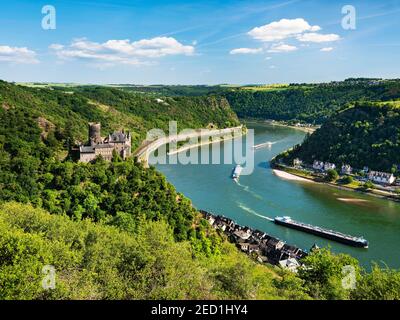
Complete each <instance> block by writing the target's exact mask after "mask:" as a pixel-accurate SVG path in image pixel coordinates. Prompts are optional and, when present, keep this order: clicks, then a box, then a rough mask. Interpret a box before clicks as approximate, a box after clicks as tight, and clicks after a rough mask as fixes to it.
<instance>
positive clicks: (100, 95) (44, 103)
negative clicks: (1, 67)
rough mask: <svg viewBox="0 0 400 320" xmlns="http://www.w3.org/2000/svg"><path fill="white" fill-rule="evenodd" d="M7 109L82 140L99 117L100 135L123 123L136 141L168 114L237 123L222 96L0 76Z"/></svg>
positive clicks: (193, 124)
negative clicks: (22, 81)
mask: <svg viewBox="0 0 400 320" xmlns="http://www.w3.org/2000/svg"><path fill="white" fill-rule="evenodd" d="M6 111H8V112H10V113H14V114H18V117H24V118H29V119H32V120H36V121H37V122H38V123H39V124H40V125H41V126H42V130H48V131H50V133H51V135H50V137H51V138H53V134H55V136H56V138H57V139H58V140H65V139H66V138H67V137H73V138H74V139H76V140H85V139H86V137H87V123H88V122H92V121H96V122H101V123H102V128H103V129H104V135H106V134H107V133H108V132H109V131H111V130H115V129H121V128H125V129H127V130H131V131H132V134H133V141H132V143H133V145H134V147H137V146H138V145H139V143H140V142H141V141H142V140H143V139H144V138H145V137H146V132H147V131H148V130H150V129H153V128H161V129H163V130H167V129H168V121H170V120H171V121H172V120H175V121H177V122H178V128H181V129H182V128H193V129H195V128H201V127H206V126H207V125H208V124H209V123H213V124H214V125H216V126H219V127H227V126H231V125H232V126H235V125H237V124H238V123H239V121H238V118H237V116H236V114H235V113H234V112H233V111H232V110H231V109H230V106H229V103H228V102H227V101H226V99H225V98H223V97H195V98H187V97H170V98H160V99H159V98H157V99H156V98H155V97H153V96H150V95H146V94H143V93H135V92H127V91H123V90H120V89H116V88H110V87H88V86H85V87H65V88H64V87H57V88H40V87H39V88H37V87H33V88H31V87H25V86H17V85H14V84H11V83H7V82H4V81H0V121H1V118H2V117H4V115H5V112H6ZM39 118H40V120H41V121H39V120H38V119H39Z"/></svg>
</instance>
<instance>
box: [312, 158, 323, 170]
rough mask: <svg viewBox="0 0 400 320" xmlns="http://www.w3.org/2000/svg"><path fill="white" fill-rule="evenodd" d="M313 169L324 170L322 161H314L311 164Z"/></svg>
mask: <svg viewBox="0 0 400 320" xmlns="http://www.w3.org/2000/svg"><path fill="white" fill-rule="evenodd" d="M313 169H315V170H324V163H323V162H322V161H318V160H315V161H314V164H313Z"/></svg>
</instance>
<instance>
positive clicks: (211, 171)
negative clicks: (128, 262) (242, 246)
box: [156, 123, 400, 268]
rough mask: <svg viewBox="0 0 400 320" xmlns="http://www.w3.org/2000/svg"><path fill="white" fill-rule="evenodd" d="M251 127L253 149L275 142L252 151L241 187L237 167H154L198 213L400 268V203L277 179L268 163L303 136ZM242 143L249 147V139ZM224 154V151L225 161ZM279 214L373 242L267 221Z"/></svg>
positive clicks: (286, 130)
mask: <svg viewBox="0 0 400 320" xmlns="http://www.w3.org/2000/svg"><path fill="white" fill-rule="evenodd" d="M247 127H248V128H249V129H254V130H255V138H254V145H259V144H263V143H265V142H268V141H270V142H272V144H270V145H268V146H266V147H265V148H260V149H257V150H254V151H253V152H254V159H255V160H254V163H255V168H254V172H253V174H251V175H247V176H246V175H242V176H241V177H240V182H239V184H236V183H235V182H234V181H232V179H231V173H232V169H233V167H234V164H219V165H200V164H199V165H194V164H193V165H190V164H189V165H183V164H166V165H156V167H157V169H158V170H159V171H161V172H162V173H163V174H164V175H165V176H166V177H167V179H168V181H170V182H171V183H172V184H173V185H174V186H175V187H176V189H177V190H178V191H179V192H182V193H183V194H184V195H185V196H187V197H189V198H190V199H191V200H192V202H193V204H194V206H195V207H196V208H198V209H204V210H207V211H211V212H214V213H216V214H221V215H224V216H226V217H229V218H232V219H234V220H235V221H236V222H237V223H239V224H241V225H246V226H249V227H252V228H257V229H259V230H262V231H264V232H266V233H268V234H270V235H272V236H275V237H278V238H280V239H281V240H283V241H285V242H287V243H289V244H293V245H296V246H298V247H300V248H302V249H306V250H309V249H310V247H311V246H312V245H313V244H314V243H316V244H317V245H318V246H320V247H321V246H327V245H330V246H331V248H332V250H333V251H334V252H337V253H339V252H343V253H349V254H351V255H352V256H354V257H356V258H357V259H359V260H360V262H361V264H362V265H363V266H364V267H367V268H369V267H370V266H371V261H375V262H378V263H381V262H385V263H386V264H387V265H388V266H389V267H393V268H400V203H395V202H392V201H388V200H384V199H379V198H375V197H372V196H368V195H363V194H360V193H356V192H350V191H342V190H339V189H336V188H333V187H329V186H326V185H321V184H315V183H309V182H299V181H288V180H283V179H281V178H279V177H277V176H276V175H274V173H273V171H272V170H271V168H270V166H269V163H268V162H269V160H271V159H272V158H273V157H274V156H275V155H277V154H278V153H280V152H282V151H284V150H286V149H288V148H290V147H292V146H294V145H295V144H298V143H300V142H301V141H302V140H303V139H304V136H305V133H304V132H302V131H299V130H296V129H291V128H286V127H280V126H272V125H268V124H263V123H247ZM242 141H243V143H246V139H245V138H243V139H242ZM223 147H224V146H223V144H221V148H223ZM202 148H210V146H203V147H202ZM210 150H211V148H210ZM244 150H245V149H244ZM243 152H244V151H243ZM210 153H211V152H210ZM222 154H223V152H222V151H221V158H222ZM276 216H290V217H292V218H293V219H295V220H297V221H301V222H305V223H309V224H313V225H316V226H321V227H325V228H329V229H332V230H336V231H340V232H343V233H346V234H350V235H353V236H363V237H364V238H365V239H367V240H368V241H369V248H368V249H359V248H353V247H349V246H346V245H342V244H340V243H336V242H333V241H329V240H325V239H322V238H319V237H317V236H314V235H310V234H306V233H303V232H300V231H297V230H292V229H288V228H285V227H282V226H278V225H275V224H274V223H273V222H271V221H270V220H268V218H274V217H276Z"/></svg>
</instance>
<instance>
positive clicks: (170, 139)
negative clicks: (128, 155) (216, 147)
mask: <svg viewBox="0 0 400 320" xmlns="http://www.w3.org/2000/svg"><path fill="white" fill-rule="evenodd" d="M242 134H243V126H238V127H232V128H225V129H213V130H208V129H197V130H194V131H192V132H190V133H180V134H175V135H169V136H165V137H161V138H158V139H156V140H152V141H148V140H147V141H144V142H143V143H142V145H141V146H140V147H139V148H138V149H136V151H135V152H134V153H133V155H134V156H135V157H136V158H137V159H138V161H139V162H141V163H143V165H144V166H145V167H148V166H149V156H150V154H151V153H152V152H154V151H156V150H157V149H158V148H160V147H161V146H163V145H165V144H169V143H176V142H180V141H186V140H188V139H192V138H197V139H200V143H198V144H195V145H193V148H194V147H199V146H201V145H202V144H207V143H209V141H208V139H207V140H204V138H209V137H224V136H228V135H230V136H232V135H235V136H241V135H242ZM202 140H204V141H202Z"/></svg>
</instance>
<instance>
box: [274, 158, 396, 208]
mask: <svg viewBox="0 0 400 320" xmlns="http://www.w3.org/2000/svg"><path fill="white" fill-rule="evenodd" d="M277 168H279V169H277ZM273 172H274V174H275V175H276V176H278V177H280V178H282V179H286V180H292V181H302V182H309V183H317V184H323V185H327V186H330V187H334V188H336V189H340V190H346V191H352V192H358V193H362V194H366V195H369V196H373V197H377V198H381V199H386V200H391V201H395V202H400V198H399V197H398V196H395V195H393V194H392V193H390V192H385V191H382V190H377V189H368V190H365V189H363V188H362V187H361V186H359V185H355V184H349V185H342V184H339V183H337V182H324V181H321V180H320V179H319V178H316V177H313V176H310V175H306V174H304V175H303V174H301V173H300V172H294V171H293V170H290V171H288V168H285V167H283V166H279V165H276V166H275V168H274V169H273ZM339 200H340V201H343V202H356V201H357V199H343V198H341V199H339ZM358 202H360V201H358Z"/></svg>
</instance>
